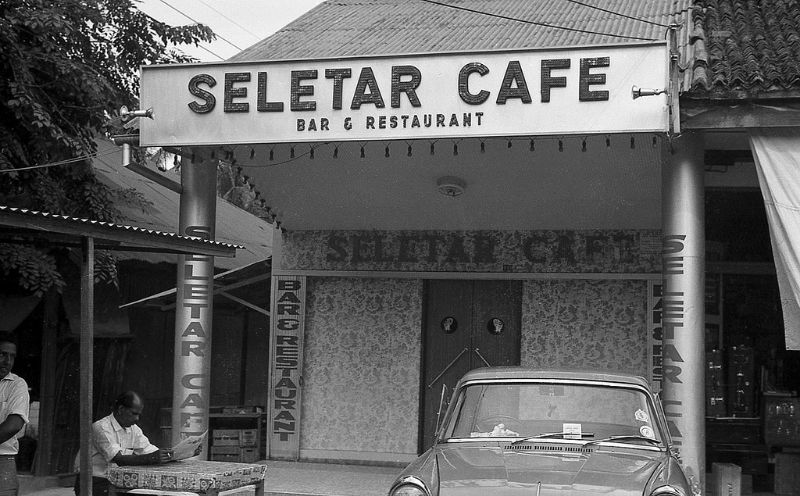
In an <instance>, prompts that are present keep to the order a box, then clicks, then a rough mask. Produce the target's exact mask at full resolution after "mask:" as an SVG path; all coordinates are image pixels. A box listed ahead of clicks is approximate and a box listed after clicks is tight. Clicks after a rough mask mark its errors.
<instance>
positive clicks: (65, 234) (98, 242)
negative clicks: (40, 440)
mask: <svg viewBox="0 0 800 496" xmlns="http://www.w3.org/2000/svg"><path fill="white" fill-rule="evenodd" d="M0 236H2V238H0V239H2V240H3V242H4V243H20V244H30V243H39V244H45V243H47V244H50V245H55V246H67V247H76V248H79V249H80V252H81V333H80V393H81V401H80V434H81V442H80V453H81V457H80V472H81V475H80V477H81V486H82V487H89V488H90V487H91V486H90V482H91V470H90V460H89V452H90V450H89V444H90V442H91V428H92V401H93V400H92V384H93V382H94V378H93V370H94V367H93V366H92V364H93V353H94V352H93V347H94V260H95V249H100V248H101V247H102V249H104V250H140V251H162V252H169V253H177V254H187V255H188V254H196V255H207V256H214V257H233V256H234V255H235V254H236V250H237V249H240V248H242V247H241V246H238V245H233V244H229V243H219V242H216V241H209V240H205V239H201V238H195V237H186V236H179V235H177V234H175V233H169V232H163V231H154V230H149V229H142V228H140V227H135V226H126V225H121V224H114V223H110V222H98V221H94V220H90V219H84V218H78V217H68V216H64V215H56V214H51V213H48V212H37V211H32V210H25V209H19V208H12V207H6V206H0Z"/></svg>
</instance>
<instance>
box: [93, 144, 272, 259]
mask: <svg viewBox="0 0 800 496" xmlns="http://www.w3.org/2000/svg"><path fill="white" fill-rule="evenodd" d="M97 147H98V148H97V156H96V157H95V158H94V159H93V160H92V166H93V167H94V170H95V173H96V174H97V177H98V179H99V180H100V181H102V182H103V183H105V184H106V185H108V186H110V187H112V188H114V189H117V190H128V189H133V190H135V191H136V192H137V194H138V195H141V198H142V199H143V200H144V204H141V203H137V202H126V201H117V202H115V206H116V207H117V208H118V209H119V210H120V211H121V212H122V215H124V216H125V218H126V221H127V222H130V223H131V224H136V225H138V226H143V227H145V228H147V229H154V230H160V231H176V230H177V229H178V220H179V212H180V194H178V193H176V192H174V191H171V190H169V189H167V188H165V187H163V186H161V185H159V184H156V183H154V182H153V181H151V180H150V179H148V178H146V177H144V176H141V175H139V174H137V173H135V172H133V171H131V170H129V169H126V168H125V167H123V166H122V149H121V147H119V146H117V145H115V144H113V143H111V142H110V141H108V140H106V139H98V140H97ZM153 172H154V173H159V172H157V171H156V169H155V167H153ZM162 174H164V175H166V176H168V177H170V178H172V179H173V180H175V181H178V182H179V181H180V175H178V174H175V173H174V172H172V171H167V172H163V173H162ZM215 231H216V232H215V239H216V240H217V241H220V242H225V243H236V244H241V245H243V248H242V249H241V250H240V251H239V252H238V253H237V254H236V259H235V260H234V259H226V258H220V259H216V260H214V265H215V266H216V267H217V268H221V269H225V270H228V269H233V268H237V267H243V266H247V265H250V264H253V263H256V262H259V261H262V260H266V259H269V258H271V257H272V225H271V224H269V223H267V221H265V220H263V219H260V218H258V217H256V216H255V215H253V214H250V213H249V212H246V211H245V210H242V209H241V208H239V207H237V206H235V205H233V204H231V203H229V202H227V201H225V200H223V199H222V198H219V197H218V198H217V223H216V229H215ZM116 257H117V259H119V260H142V261H145V262H149V263H159V262H165V263H175V258H174V257H173V256H171V255H169V254H161V253H140V252H130V253H118V254H117V255H116Z"/></svg>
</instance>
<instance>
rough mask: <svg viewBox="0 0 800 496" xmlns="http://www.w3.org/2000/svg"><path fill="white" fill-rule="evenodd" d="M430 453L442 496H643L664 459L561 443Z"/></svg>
mask: <svg viewBox="0 0 800 496" xmlns="http://www.w3.org/2000/svg"><path fill="white" fill-rule="evenodd" d="M434 452H435V456H436V463H437V465H438V469H439V470H438V472H439V488H440V492H439V494H440V496H471V495H482V496H483V495H487V494H491V495H493V496H494V495H506V496H514V495H522V494H525V495H538V496H562V495H563V496H566V495H572V496H579V495H580V496H587V495H590V494H592V495H596V494H603V495H613V496H630V495H637V496H641V495H642V492H643V490H644V488H645V487H647V486H648V481H649V480H650V479H651V478H652V476H653V473H654V472H655V471H656V470H657V469H658V468H659V467H660V466H662V465H663V464H664V463H666V462H667V459H668V456H667V454H666V453H664V452H661V451H653V450H643V449H635V448H624V447H612V446H588V447H585V448H584V447H582V446H581V445H575V444H564V443H541V444H536V445H527V446H518V447H514V448H511V449H509V446H508V443H494V444H492V443H485V444H480V443H463V444H462V443H459V444H458V445H444V446H442V445H440V446H438V447H436V448H434ZM540 485H541V486H540ZM537 491H538V492H537Z"/></svg>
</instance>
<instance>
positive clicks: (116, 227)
mask: <svg viewBox="0 0 800 496" xmlns="http://www.w3.org/2000/svg"><path fill="white" fill-rule="evenodd" d="M0 213H2V214H10V215H12V216H14V217H17V218H30V219H32V220H31V224H30V226H31V228H34V229H35V227H36V226H35V220H36V219H37V218H39V219H55V220H57V221H58V222H59V223H60V224H62V225H64V226H79V227H84V228H85V227H92V228H94V229H95V230H96V231H97V230H102V231H104V232H107V233H113V232H120V233H136V234H141V235H142V240H143V241H145V239H146V237H158V238H168V239H182V240H191V241H192V242H193V243H197V244H199V245H207V246H217V247H222V248H232V249H241V248H244V247H243V246H241V245H234V244H231V243H222V242H219V241H210V240H206V239H201V238H197V237H188V236H179V235H178V234H176V233H174V232H164V231H156V230H154V229H146V228H142V227H137V226H130V225H125V224H115V223H112V222H102V221H98V220H91V219H86V218H81V217H70V216H67V215H58V214H53V213H49V212H40V211H38V210H28V209H25V208H15V207H7V206H4V205H0ZM87 235H92V234H90V233H87Z"/></svg>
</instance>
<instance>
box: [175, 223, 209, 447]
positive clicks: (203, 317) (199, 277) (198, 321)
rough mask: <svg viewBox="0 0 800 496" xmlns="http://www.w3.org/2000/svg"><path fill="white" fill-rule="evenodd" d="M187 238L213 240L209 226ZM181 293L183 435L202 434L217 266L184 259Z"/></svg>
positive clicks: (202, 259) (197, 228) (192, 229)
mask: <svg viewBox="0 0 800 496" xmlns="http://www.w3.org/2000/svg"><path fill="white" fill-rule="evenodd" d="M184 235H186V236H195V237H200V238H203V239H211V229H210V228H209V227H208V226H188V227H187V228H186V229H184ZM182 260H183V263H182V267H181V279H180V281H179V285H180V289H181V291H182V292H183V299H182V300H180V299H179V301H182V302H183V307H182V312H183V313H182V317H183V321H184V322H185V326H184V327H183V331H182V332H181V334H180V336H179V340H178V342H177V345H178V350H179V357H180V361H179V363H178V364H176V366H180V367H181V368H182V370H184V371H185V372H186V373H184V374H183V375H182V376H181V377H180V386H181V389H180V390H179V391H178V392H177V393H178V394H179V395H180V403H179V411H180V413H179V414H180V427H181V435H182V436H185V435H191V434H200V433H202V432H203V431H204V430H205V426H204V425H203V424H204V421H203V418H204V412H206V411H207V405H208V398H207V394H208V377H207V374H205V373H198V372H199V371H201V370H202V363H203V362H202V360H203V359H205V358H206V357H207V355H208V352H209V346H210V344H211V335H210V331H211V328H210V326H211V298H212V294H211V280H212V277H213V263H212V262H211V257H208V256H205V255H185V256H184V257H182Z"/></svg>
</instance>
